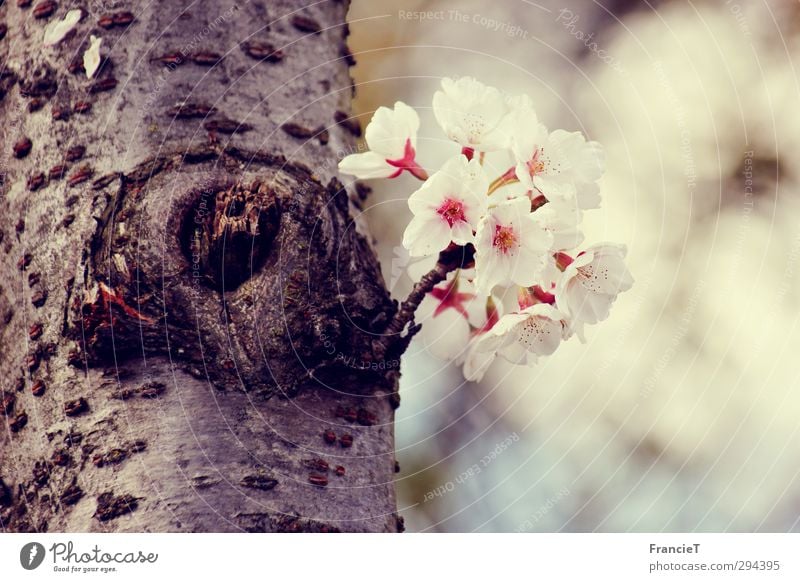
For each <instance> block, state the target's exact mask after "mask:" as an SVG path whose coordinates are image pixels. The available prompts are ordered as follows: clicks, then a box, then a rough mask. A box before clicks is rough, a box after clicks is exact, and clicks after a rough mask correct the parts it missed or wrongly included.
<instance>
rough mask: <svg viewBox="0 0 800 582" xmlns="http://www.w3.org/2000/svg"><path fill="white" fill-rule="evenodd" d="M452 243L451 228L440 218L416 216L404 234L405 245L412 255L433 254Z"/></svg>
mask: <svg viewBox="0 0 800 582" xmlns="http://www.w3.org/2000/svg"><path fill="white" fill-rule="evenodd" d="M449 244H450V228H449V227H448V225H447V223H446V222H444V221H443V220H440V219H438V218H436V219H433V220H427V219H426V218H424V217H414V218H413V219H412V220H411V222H410V223H409V224H408V226H407V227H406V231H405V233H404V234H403V246H404V247H406V248H407V249H408V252H409V253H410V254H411V256H412V257H422V256H426V255H432V254H434V253H438V252H439V251H442V250H444V249H445V248H446V247H447V245H449Z"/></svg>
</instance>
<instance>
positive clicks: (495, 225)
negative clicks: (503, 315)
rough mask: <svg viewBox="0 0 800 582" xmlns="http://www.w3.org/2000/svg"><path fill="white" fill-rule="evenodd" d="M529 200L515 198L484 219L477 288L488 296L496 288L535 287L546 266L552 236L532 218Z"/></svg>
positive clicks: (478, 248) (479, 239) (478, 241)
mask: <svg viewBox="0 0 800 582" xmlns="http://www.w3.org/2000/svg"><path fill="white" fill-rule="evenodd" d="M530 210H531V203H530V200H528V198H527V197H521V198H514V199H513V200H509V201H507V202H503V203H501V204H498V205H497V206H495V207H493V208H491V209H489V211H488V213H487V214H486V215H485V216H484V217H483V219H481V221H480V224H479V225H478V231H477V234H476V237H475V239H476V241H475V249H476V254H475V269H476V275H475V284H476V287H477V289H478V292H479V293H482V294H488V293H489V292H491V290H492V288H493V287H494V286H495V285H509V284H512V283H515V284H517V285H522V286H524V287H529V286H531V285H533V284H535V283H536V281H537V278H538V276H539V275H540V274H541V272H542V270H543V269H544V267H545V266H546V264H547V260H548V251H549V250H550V247H551V246H552V244H553V234H552V233H551V232H549V231H547V230H545V229H544V228H543V227H542V226H541V225H540V224H539V223H538V222H537V220H536V218H534V215H533V214H531V211H530Z"/></svg>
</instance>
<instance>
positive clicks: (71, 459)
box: [0, 0, 403, 532]
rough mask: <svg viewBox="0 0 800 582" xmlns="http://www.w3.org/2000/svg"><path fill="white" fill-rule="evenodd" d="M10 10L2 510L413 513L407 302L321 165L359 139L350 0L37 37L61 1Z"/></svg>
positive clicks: (208, 524)
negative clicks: (93, 66) (94, 57)
mask: <svg viewBox="0 0 800 582" xmlns="http://www.w3.org/2000/svg"><path fill="white" fill-rule="evenodd" d="M18 4H25V2H12V1H7V2H5V3H4V4H3V6H2V7H0V21H2V22H3V23H5V25H6V26H7V33H6V35H5V38H4V39H3V40H2V41H0V50H2V51H3V53H4V56H3V62H4V68H3V70H2V79H1V80H0V89H2V94H3V99H2V102H0V112H1V113H2V119H3V124H2V129H1V130H0V131H2V144H3V146H2V147H3V158H2V171H3V184H2V192H1V193H0V209H1V211H0V236H2V241H0V274H2V281H0V321H2V322H3V327H2V331H1V332H0V342H1V344H0V345H1V346H2V351H1V352H0V382H2V388H3V392H2V398H3V400H2V411H3V412H4V413H5V424H4V430H3V431H2V434H1V435H0V479H2V481H0V526H2V528H3V529H5V530H7V531H48V530H49V531H159V532H163V531H184V532H189V531H268V532H273V531H380V532H383V531H398V529H402V520H401V519H400V518H399V517H398V516H397V513H396V505H395V497H394V489H393V479H394V470H395V459H394V446H393V445H394V442H393V440H394V438H393V411H394V408H396V406H397V403H398V398H397V393H396V390H397V379H398V374H399V371H398V368H399V352H400V350H401V348H402V346H394V347H390V348H389V349H388V350H387V349H386V346H385V345H384V344H383V341H382V339H381V338H382V335H381V334H382V333H384V332H385V331H386V330H387V328H388V325H389V321H390V320H391V318H392V317H393V315H394V313H395V310H396V305H395V304H394V303H393V302H392V301H390V299H389V296H388V293H387V292H386V289H385V286H384V284H383V281H382V279H381V276H380V270H379V266H378V264H377V261H376V258H375V255H374V253H373V250H372V248H371V246H370V241H369V240H368V237H367V235H366V232H365V230H364V228H363V226H362V225H361V224H360V223H358V221H354V220H353V218H352V214H353V213H352V210H353V205H354V202H353V201H352V200H354V199H355V198H351V197H350V196H349V195H348V191H347V189H346V188H344V187H343V186H342V184H341V183H340V182H339V181H338V180H337V178H336V163H337V161H338V156H339V155H340V154H341V152H346V151H348V150H349V149H351V148H352V146H353V142H354V134H356V133H357V132H358V128H357V125H355V124H354V123H353V122H352V121H351V120H350V119H349V114H348V113H347V112H348V111H349V107H350V99H351V93H352V81H351V79H350V76H349V73H348V67H349V66H350V65H351V64H352V57H351V56H350V53H349V51H348V49H347V47H346V44H345V39H346V37H347V34H348V31H347V25H346V24H345V14H346V10H347V3H346V2H337V1H335V0H329V1H327V2H323V3H314V4H311V3H307V2H304V1H303V0H279V1H269V2H267V1H260V2H259V1H249V2H248V1H245V2H241V1H239V0H196V1H193V2H188V1H185V2H183V1H170V2H164V3H145V4H142V5H141V6H146V7H145V8H141V7H140V5H138V4H137V3H134V2H130V0H128V1H127V2H125V1H119V0H112V1H100V2H93V3H90V5H89V6H88V7H86V6H83V18H82V20H81V22H80V23H79V24H78V25H77V27H76V29H75V31H74V32H73V33H71V34H70V35H69V36H68V37H67V38H66V39H65V40H64V41H62V42H61V43H60V44H59V45H58V46H56V47H51V48H43V46H42V37H43V34H44V28H45V26H46V24H47V23H48V22H49V21H50V20H52V19H55V18H62V17H63V16H64V14H65V13H66V11H67V9H69V8H70V6H68V5H67V3H66V2H65V3H61V4H59V5H58V6H57V8H56V9H55V11H54V12H53V13H52V14H48V12H49V10H50V8H49V5H48V4H47V2H40V3H38V4H36V3H35V4H34V5H33V6H29V7H25V6H22V7H20V6H19V5H18ZM90 34H91V35H95V36H98V37H102V39H103V41H102V44H101V54H102V57H103V59H104V60H103V61H102V64H101V67H100V69H99V71H98V72H97V73H96V74H95V75H94V77H93V78H92V79H88V78H87V75H86V73H85V71H84V69H83V66H82V55H83V53H84V52H85V50H86V49H87V48H88V46H89V42H90V41H89V35H90ZM399 343H400V344H402V343H403V342H399ZM376 346H377V348H376Z"/></svg>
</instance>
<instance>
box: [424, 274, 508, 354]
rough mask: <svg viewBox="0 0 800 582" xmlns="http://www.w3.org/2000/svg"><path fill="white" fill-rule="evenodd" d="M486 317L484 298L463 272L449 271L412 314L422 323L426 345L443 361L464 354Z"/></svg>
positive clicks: (429, 350) (485, 322)
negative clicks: (447, 275) (477, 292)
mask: <svg viewBox="0 0 800 582" xmlns="http://www.w3.org/2000/svg"><path fill="white" fill-rule="evenodd" d="M491 305H492V306H494V304H493V303H492V304H491ZM493 310H494V311H496V308H494V307H493ZM488 320H489V315H488V313H487V298H485V297H478V296H477V294H476V293H475V287H474V285H473V283H472V282H471V281H470V279H469V278H468V276H467V274H466V273H465V272H463V271H461V272H458V273H456V272H454V273H451V275H450V276H449V277H448V280H447V281H445V282H443V283H440V284H439V285H437V286H436V287H434V288H433V290H432V291H431V292H430V293H428V294H427V295H426V296H425V299H423V301H422V303H421V304H420V306H419V308H418V309H417V312H416V314H415V321H416V322H417V323H421V324H422V329H421V330H420V332H419V335H420V338H421V339H422V342H423V344H424V345H425V348H426V349H427V350H428V352H430V353H431V354H432V355H434V356H435V357H437V358H440V359H442V360H458V359H459V358H461V357H463V355H464V352H465V350H466V348H467V346H468V345H469V342H470V339H471V338H472V336H473V334H474V333H475V330H480V329H482V328H484V326H486V324H487V322H488Z"/></svg>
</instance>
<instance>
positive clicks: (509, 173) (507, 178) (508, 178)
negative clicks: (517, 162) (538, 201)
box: [486, 166, 519, 195]
mask: <svg viewBox="0 0 800 582" xmlns="http://www.w3.org/2000/svg"><path fill="white" fill-rule="evenodd" d="M515 182H519V179H518V178H517V172H516V169H515V168H514V167H513V166H512V167H510V168H509V169H508V170H506V171H505V173H504V174H503V175H502V176H498V177H497V178H495V179H494V181H493V182H492V183H491V184H489V190H488V191H487V192H486V194H488V195H491V194H493V193H494V192H495V191H496V190H499V189H500V188H502V187H503V186H506V185H508V184H513V183H515Z"/></svg>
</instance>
